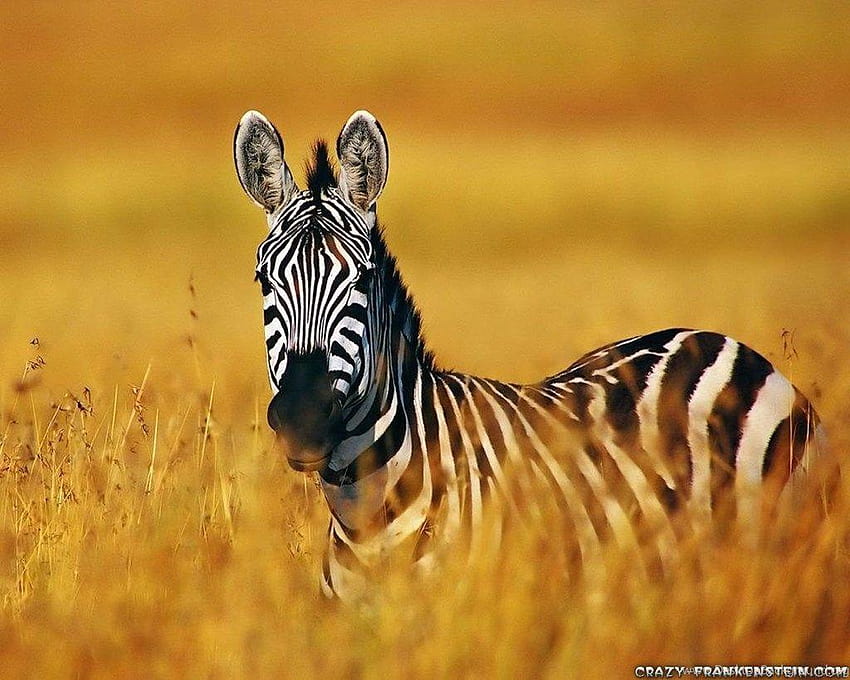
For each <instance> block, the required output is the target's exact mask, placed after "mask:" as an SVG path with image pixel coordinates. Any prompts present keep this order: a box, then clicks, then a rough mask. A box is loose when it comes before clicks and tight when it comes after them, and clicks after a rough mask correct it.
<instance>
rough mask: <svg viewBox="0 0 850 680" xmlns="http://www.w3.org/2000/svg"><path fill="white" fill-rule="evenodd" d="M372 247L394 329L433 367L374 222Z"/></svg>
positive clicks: (409, 301)
mask: <svg viewBox="0 0 850 680" xmlns="http://www.w3.org/2000/svg"><path fill="white" fill-rule="evenodd" d="M372 247H373V248H374V249H375V261H376V264H377V266H378V271H379V272H381V275H382V276H383V279H384V295H385V296H386V300H387V302H388V303H389V305H390V308H391V309H392V310H393V321H392V323H393V324H394V325H395V328H394V330H395V331H397V332H399V333H403V334H404V335H405V336H406V337H407V338H408V340H409V341H410V342H411V343H412V345H413V348H414V351H415V352H416V356H417V358H418V359H419V363H420V364H421V365H422V366H423V367H425V368H428V369H431V370H434V369H435V368H436V365H435V361H434V355H433V354H432V353H431V352H430V351H429V350H428V348H427V347H426V345H425V338H424V336H423V334H422V317H421V316H420V315H419V310H418V309H417V307H416V303H414V301H413V298H412V297H411V295H410V293H409V292H408V290H407V285H406V284H405V283H404V280H403V279H402V277H401V273H400V272H399V270H398V265H397V264H396V259H395V257H394V256H393V255H392V254H391V253H390V251H389V249H388V248H387V242H386V241H385V240H384V235H383V233H382V230H381V228H380V227H379V226H377V225H376V226H375V227H374V228H373V229H372Z"/></svg>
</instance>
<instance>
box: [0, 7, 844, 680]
mask: <svg viewBox="0 0 850 680" xmlns="http://www.w3.org/2000/svg"><path fill="white" fill-rule="evenodd" d="M0 92H2V103H0V149H2V150H0V254H1V255H2V257H0V414H2V421H0V425H2V430H0V436H2V439H0V454H1V455H2V459H1V460H0V463H2V470H0V490H2V496H0V587H2V593H0V594H2V601H3V609H2V618H0V667H3V668H7V669H9V672H10V673H11V674H7V673H5V672H4V673H3V674H4V675H6V677H24V676H26V675H27V674H28V673H29V674H31V676H32V677H75V678H77V677H116V676H118V675H121V677H131V676H132V675H137V676H138V677H215V678H218V677H237V676H239V675H243V674H244V675H249V674H250V675H257V674H259V676H258V677H279V676H281V675H291V676H293V677H297V676H300V675H302V674H316V673H324V674H329V676H330V677H338V676H340V675H353V676H355V677H385V675H386V674H387V673H390V674H393V673H400V672H402V671H403V670H404V671H405V672H406V673H407V674H408V675H410V676H411V677H419V676H421V677H433V676H434V675H448V676H452V675H456V674H461V675H481V676H491V675H494V674H495V675H498V676H501V677H514V676H516V675H525V676H533V675H551V676H552V677H562V676H563V675H564V674H573V675H575V676H577V677H582V676H590V675H592V674H593V672H592V669H593V668H594V666H593V665H592V664H594V663H596V664H602V667H604V668H606V669H607V671H608V672H614V671H617V672H624V673H627V674H630V672H631V671H630V669H631V667H632V666H633V665H635V664H636V663H652V662H654V660H655V658H658V659H661V658H667V659H668V660H670V661H671V662H680V663H692V662H696V661H705V660H708V659H709V658H710V659H712V660H715V661H723V660H730V659H739V660H740V659H745V660H746V659H749V660H753V658H757V659H758V660H759V661H760V662H761V661H764V662H767V661H775V660H779V659H780V658H781V659H785V660H787V661H790V662H794V661H798V660H804V659H814V658H821V657H823V656H824V655H826V656H829V653H830V652H832V653H834V654H836V655H837V656H835V658H832V661H833V662H836V663H837V662H838V661H839V659H840V658H841V655H842V654H843V661H844V662H846V660H847V658H850V649H848V643H847V642H846V637H845V635H844V634H845V633H848V631H847V629H846V628H844V629H841V630H839V629H837V628H835V625H836V621H838V620H839V617H838V615H837V613H836V612H838V611H839V610H840V608H841V607H842V606H843V607H844V611H845V612H846V610H847V607H848V606H850V595H848V593H847V588H848V586H847V585H846V578H845V579H844V581H845V584H844V585H843V586H839V585H838V583H837V582H835V581H832V580H830V576H829V574H830V573H832V572H830V571H829V570H830V569H838V566H837V565H843V566H844V567H846V566H847V561H846V549H844V550H843V552H842V550H839V549H838V548H837V547H836V546H840V545H846V544H847V543H846V541H847V532H848V528H847V527H846V526H845V525H846V522H845V523H844V524H840V525H838V528H836V527H834V526H832V525H830V526H831V527H832V528H831V529H830V530H829V531H831V532H832V533H828V535H827V536H826V537H825V538H824V537H823V536H820V538H821V539H823V540H824V541H827V543H828V549H825V551H826V553H828V554H829V555H831V558H830V559H833V560H834V559H838V558H836V557H835V555H836V554H841V555H845V557H843V560H844V561H843V562H834V561H832V562H826V563H818V566H817V567H815V568H814V573H812V574H808V572H805V574H807V575H808V577H807V579H805V582H807V583H811V584H813V585H812V588H813V591H812V593H811V598H813V599H810V600H807V599H805V598H804V597H802V596H800V600H799V602H797V603H796V604H795V605H793V606H791V605H789V611H792V610H793V611H795V612H797V619H796V620H797V622H798V625H797V624H795V625H791V624H790V623H789V622H787V621H785V620H784V619H782V618H781V617H779V618H778V619H777V618H776V617H772V616H768V615H766V614H765V615H764V616H763V617H762V618H761V619H759V618H758V616H755V615H751V614H752V612H749V613H746V615H745V614H742V615H741V616H740V617H738V618H735V617H732V619H731V620H730V619H729V617H728V616H727V617H724V616H722V615H723V614H724V612H727V611H728V610H729V608H730V607H731V608H733V609H734V607H733V605H735V604H736V603H737V602H738V601H739V600H738V598H736V597H735V594H736V592H735V591H737V593H740V592H743V593H744V597H746V593H749V592H750V591H747V590H746V586H747V584H749V585H750V586H752V587H753V591H752V593H751V596H752V602H753V606H762V605H761V603H763V602H764V601H768V602H773V604H774V605H775V606H776V607H777V608H778V610H781V607H782V605H783V604H787V603H784V602H783V601H782V599H781V598H782V597H785V596H788V595H789V594H790V593H793V591H785V590H781V589H780V591H779V594H775V601H771V600H770V599H769V598H767V600H765V596H764V593H763V592H762V591H761V590H759V588H758V587H756V586H755V585H753V583H762V582H766V581H770V580H771V579H773V578H776V576H777V574H776V573H770V567H771V566H772V567H776V568H777V569H778V568H779V566H780V565H779V564H778V563H776V562H772V561H770V560H767V559H766V560H765V561H764V562H763V564H762V567H763V568H764V569H765V573H762V572H759V578H756V577H755V576H753V574H752V573H750V572H743V573H742V572H740V571H739V570H738V568H737V567H736V568H735V569H730V570H728V571H720V572H719V574H718V575H717V578H719V579H720V581H719V583H720V584H721V586H724V584H725V587H721V588H720V590H719V591H718V592H717V593H715V595H716V596H717V599H716V600H711V604H712V606H714V607H715V608H714V609H711V607H709V608H708V610H707V611H708V612H709V613H708V614H706V615H705V616H706V617H707V620H705V621H703V622H702V625H700V623H699V622H698V621H697V620H696V615H695V614H694V613H693V609H694V605H693V601H692V599H690V598H691V594H690V593H689V590H688V588H689V585H688V584H685V585H683V586H682V587H681V588H680V589H679V590H676V591H674V592H673V593H670V592H666V591H661V590H654V591H653V590H650V591H648V595H647V598H648V599H647V601H648V602H650V604H646V605H645V607H646V608H643V609H642V608H641V606H638V607H634V606H632V605H633V604H634V603H632V605H629V606H626V605H622V603H621V602H620V601H619V600H616V598H614V599H611V602H612V603H613V602H616V603H617V607H614V605H613V604H612V607H611V609H612V611H608V613H607V615H608V617H609V618H607V619H606V618H605V616H594V617H591V616H590V615H589V614H588V612H589V611H590V610H588V609H585V608H582V607H576V609H575V611H573V610H569V611H568V612H567V613H565V612H564V611H562V610H560V609H555V610H552V611H550V610H549V609H547V612H548V614H547V616H548V618H547V617H544V619H545V621H546V624H545V625H544V626H543V629H544V631H545V634H543V633H541V634H540V635H536V634H534V633H533V632H530V631H531V630H532V629H533V628H534V626H535V625H539V621H538V620H537V619H536V617H535V612H537V609H536V608H537V607H538V605H537V604H536V600H535V599H534V597H533V596H532V594H530V591H528V592H527V591H525V590H522V589H520V590H519V591H516V592H513V591H511V592H512V593H513V594H512V596H511V597H508V598H506V599H505V600H504V601H502V600H500V603H499V604H498V605H496V604H493V603H492V602H491V600H489V599H487V598H486V597H484V596H470V597H472V599H471V601H470V600H467V599H463V597H460V598H458V597H455V598H454V599H452V598H449V602H448V603H444V602H443V601H439V602H438V603H434V602H430V601H429V600H428V597H426V595H427V593H426V594H423V593H418V594H417V600H416V606H414V607H413V609H412V611H413V612H414V613H415V616H414V615H412V614H410V613H408V615H407V617H405V616H403V614H402V610H401V609H392V608H386V609H384V610H382V611H381V612H379V613H377V614H375V613H373V614H372V615H371V616H369V617H366V619H363V618H358V617H359V616H360V614H356V613H351V612H346V611H345V610H336V609H330V610H326V608H325V606H324V604H323V603H321V602H319V601H317V600H316V598H315V588H314V581H313V578H314V576H315V573H314V572H315V569H316V562H317V559H318V557H317V555H318V550H319V549H320V544H321V541H322V534H323V531H324V529H323V527H324V521H325V520H324V517H325V510H324V508H323V507H322V504H321V500H320V497H319V495H318V493H317V492H316V490H315V489H313V488H312V485H309V484H305V482H304V479H305V478H304V477H303V476H300V475H297V474H295V473H294V472H292V471H290V470H288V469H287V468H286V465H285V464H284V463H282V462H281V461H280V460H279V459H278V456H277V455H276V453H275V451H274V448H273V441H272V437H271V434H270V433H269V432H268V431H267V428H266V427H265V423H264V413H265V404H266V402H267V399H268V396H269V394H268V387H267V384H266V377H265V368H264V357H263V351H264V350H263V343H262V329H261V312H260V296H259V294H258V291H257V290H256V289H255V286H256V284H254V283H252V277H253V267H254V250H255V248H256V246H257V244H258V243H259V242H260V240H261V239H262V238H263V235H264V233H265V220H264V217H263V215H262V213H261V211H259V210H258V209H256V208H255V207H254V206H253V205H252V204H251V203H250V201H248V199H247V198H246V197H245V196H244V195H243V193H242V191H241V189H240V187H239V184H238V182H237V180H236V177H235V173H234V169H233V163H232V157H231V145H232V135H233V129H234V127H235V125H236V122H237V121H238V120H239V117H240V116H241V115H242V113H243V112H244V111H245V110H246V109H249V108H255V109H258V110H260V111H262V112H263V113H264V114H266V116H268V117H269V118H270V119H271V120H272V121H273V122H274V123H275V124H276V125H277V127H278V128H279V130H280V131H281V133H282V135H283V137H284V139H285V142H286V152H287V159H288V162H289V165H290V167H291V168H292V169H293V172H294V173H295V176H296V179H297V181H299V182H301V181H303V172H302V167H303V160H304V159H305V157H306V154H307V153H308V149H309V147H310V144H311V143H312V141H313V140H314V139H315V138H317V137H324V138H327V139H329V140H330V141H331V142H333V141H334V140H335V139H336V135H337V133H338V132H339V129H340V128H341V126H342V124H343V123H344V122H345V120H346V119H347V117H348V116H349V115H350V114H351V113H352V112H353V111H354V110H356V109H359V108H366V109H368V110H370V111H371V112H372V113H373V114H374V115H376V116H377V118H378V119H379V120H380V122H381V124H382V126H383V128H384V130H385V132H386V134H387V137H388V140H389V145H390V175H389V182H388V185H387V188H386V190H385V192H384V195H383V196H382V198H381V200H380V201H379V217H380V219H381V221H382V223H383V224H384V226H385V229H386V238H387V240H388V242H389V243H390V246H391V247H392V249H393V250H394V252H395V253H396V254H397V256H398V259H399V264H400V268H401V270H402V271H403V273H404V275H405V278H406V280H407V282H408V283H409V285H410V287H411V289H412V291H413V293H414V295H415V297H416V299H417V301H418V304H419V307H420V308H421V310H422V313H423V317H424V320H425V328H426V333H427V337H428V338H429V340H430V343H431V346H432V349H434V351H435V352H436V354H437V358H438V362H439V363H440V364H441V365H443V366H446V367H451V368H455V369H458V370H463V371H468V372H474V373H479V374H484V375H488V376H492V377H499V378H503V379H509V380H517V381H530V380H534V379H536V378H539V377H541V376H543V375H544V374H547V373H553V372H555V371H557V370H559V369H560V368H562V367H565V366H566V365H568V364H569V363H570V362H571V361H572V360H573V359H575V358H576V357H578V356H579V355H580V354H582V353H583V352H585V351H587V350H589V349H591V348H593V347H596V346H598V345H601V344H604V343H606V342H609V341H612V340H615V339H619V338H624V337H627V336H630V335H635V334H638V333H643V332H648V331H651V330H654V329H658V328H664V327H669V326H690V327H700V328H710V329H713V330H719V331H722V332H725V333H728V334H730V335H732V336H734V337H736V338H737V339H739V340H742V341H744V342H746V343H748V344H750V345H751V346H753V347H755V348H756V349H758V350H759V351H761V352H762V353H763V354H765V355H766V356H768V357H769V358H771V359H772V360H774V361H775V362H776V363H777V364H778V365H779V366H780V367H782V368H783V369H784V370H785V371H786V373H788V374H789V375H791V376H792V378H793V379H794V381H795V383H796V384H797V385H798V386H799V387H800V388H801V389H802V390H803V391H804V392H806V393H807V394H808V395H809V396H810V397H811V398H812V399H813V401H814V402H815V404H816V406H817V407H818V408H819V410H820V411H821V413H822V415H823V416H824V419H825V420H826V422H827V425H828V427H829V429H830V435H831V438H832V442H833V445H834V446H835V448H836V450H838V451H841V450H843V451H846V450H847V444H848V440H850V430H848V428H847V424H846V423H847V422H848V419H850V405H848V394H850V359H848V357H847V348H848V347H850V313H848V309H850V117H848V114H847V112H848V111H850V5H847V3H844V2H819V3H807V4H803V3H790V2H789V3H786V2H781V1H779V0H771V1H769V2H759V3H738V2H725V1H724V2H718V3H676V2H657V3H656V2H652V3H643V2H623V3H592V2H576V3H546V2H517V3H500V4H495V3H494V4H491V3H481V2H471V1H470V2H405V3H383V2H370V3H346V4H342V3H323V2H319V3H297V4H293V3H285V2H281V3H259V2H245V3H238V4H237V3H233V4H228V3H223V2H214V3H204V4H197V5H194V4H185V5H183V4H179V3H164V2H150V3H139V4H138V5H126V6H125V5H122V4H120V3H113V2H102V1H92V2H77V3H61V4H57V3H47V2H36V3H17V4H12V3H6V4H4V6H3V8H2V9H0ZM784 331H787V332H785V333H784ZM791 332H793V346H791V344H789V341H790V340H791V338H792V336H791V335H790V333H791ZM210 405H212V408H211V413H210ZM208 416H209V417H208ZM836 532H837V533H836ZM829 541H832V542H831V543H830V542H829ZM842 541H844V542H843V543H842ZM807 546H808V547H807V548H806V549H805V550H802V549H801V550H800V551H798V553H796V554H797V557H798V558H799V560H800V564H799V565H798V566H800V569H805V568H807V567H806V560H805V559H804V555H805V554H809V555H811V554H812V553H811V551H810V547H811V546H810V545H809V544H807ZM807 551H808V552H807ZM818 554H820V553H818ZM789 563H793V559H791V560H790V561H789ZM517 564H518V565H526V566H527V562H525V561H523V560H519V561H518V562H517ZM515 566H516V565H515ZM486 573H487V572H482V574H486ZM836 573H840V570H839V571H838V572H836ZM795 574H796V576H795V578H797V579H802V578H803V576H804V573H803V572H799V573H797V572H795ZM491 575H492V574H491ZM845 575H846V573H845ZM723 579H728V581H724V580H723ZM748 579H755V581H752V582H751V580H748ZM760 579H761V580H760ZM520 580H522V579H520ZM839 580H840V579H839ZM532 581H533V579H532ZM523 583H525V586H524V587H526V586H528V583H526V582H525V581H523ZM842 588H843V590H842ZM495 592H496V593H499V594H501V593H502V591H498V590H497V591H495ZM718 593H719V594H718ZM610 594H611V593H609V595H610ZM491 595H492V593H491ZM407 596H408V597H409V596H410V593H408V594H407ZM475 597H478V599H475ZM677 597H678V599H677ZM842 597H843V598H844V599H841V598H842ZM653 598H654V599H653ZM724 598H726V599H724ZM823 598H827V599H826V600H824V599H823ZM423 602H424V604H423ZM429 602H430V603H429ZM824 602H827V604H824ZM505 603H507V604H505ZM653 603H654V604H653ZM801 603H802V604H801ZM703 604H705V603H704V602H703ZM491 605H492V609H491V610H490V611H489V612H488V611H487V610H486V608H487V607H488V606H491ZM620 605H622V606H620ZM764 606H767V605H764ZM482 607H484V609H485V611H484V612H483V613H481V612H480V611H477V609H476V608H478V609H480V608H482ZM653 607H654V608H653ZM794 607H796V609H795V608H794ZM770 611H771V612H772V614H775V612H774V611H773V610H770ZM659 612H666V614H665V615H661V614H659ZM711 612H714V614H715V615H716V616H717V618H716V619H712V618H711V616H712V614H711ZM824 612H826V613H824ZM830 613H831V614H832V616H833V618H830ZM689 614H690V616H691V619H688V618H687V617H688V615H689ZM429 616H430V618H429ZM677 616H678V617H680V618H678V619H677V618H675V617H677ZM665 617H669V618H665ZM774 620H776V621H778V622H777V623H775V624H774V623H771V622H773V621H774ZM400 621H403V622H404V625H402V624H401V623H398V625H394V622H400ZM484 621H487V623H483V622H484ZM677 621H683V622H684V623H683V624H682V625H683V627H684V630H685V632H684V633H682V635H683V636H684V637H677V635H675V634H673V633H671V631H677V630H678V627H677ZM765 621H767V623H765ZM759 622H760V623H759ZM816 625H817V626H818V627H819V629H821V630H822V639H820V642H819V643H818V644H819V645H820V646H818V644H815V643H814V642H813V641H812V639H811V638H810V637H809V635H810V633H809V632H807V631H810V630H811V629H813V628H814V627H816ZM845 625H846V623H845ZM429 626H440V629H439V632H435V631H434V630H433V629H432V628H429ZM824 627H825V628H824ZM787 631H791V632H787ZM794 631H796V632H794ZM680 632H681V631H680ZM786 632H787V634H786ZM783 636H784V637H783ZM848 637H850V634H848ZM842 644H843V646H842ZM652 654H654V655H655V656H654V657H653V656H652ZM642 655H643V656H642ZM602 658H604V659H607V661H604V663H603V661H602V660H601V659H602ZM605 664H608V665H607V666H605ZM588 669H590V670H588Z"/></svg>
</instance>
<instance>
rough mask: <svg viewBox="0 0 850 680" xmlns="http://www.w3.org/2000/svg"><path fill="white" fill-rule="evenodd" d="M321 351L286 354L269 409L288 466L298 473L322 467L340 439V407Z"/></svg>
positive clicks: (272, 425) (270, 424)
mask: <svg viewBox="0 0 850 680" xmlns="http://www.w3.org/2000/svg"><path fill="white" fill-rule="evenodd" d="M327 366H328V364H327V359H326V358H325V356H324V354H323V353H321V352H311V353H309V354H305V355H290V356H289V357H287V366H286V371H285V372H284V375H283V379H282V380H281V385H280V389H279V390H278V392H277V394H276V395H275V396H274V398H273V399H272V400H271V403H270V404H269V408H268V422H269V426H270V427H271V428H272V429H273V430H274V431H275V432H276V433H277V435H278V441H279V442H280V444H281V446H282V448H283V449H284V452H285V453H286V458H287V460H288V461H289V464H290V466H292V468H293V469H295V470H298V471H299V472H312V471H314V470H321V469H322V468H324V467H325V466H326V465H327V464H328V461H329V459H330V455H331V452H332V451H333V449H334V447H335V446H336V445H337V444H338V443H339V441H340V440H341V438H342V432H343V427H342V409H341V407H340V405H339V402H338V400H337V398H336V396H335V394H334V392H333V390H332V388H331V381H330V376H329V375H328V370H327Z"/></svg>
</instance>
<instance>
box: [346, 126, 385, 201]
mask: <svg viewBox="0 0 850 680" xmlns="http://www.w3.org/2000/svg"><path fill="white" fill-rule="evenodd" d="M336 155H337V158H339V165H340V173H339V188H340V191H342V193H343V195H344V196H347V198H348V199H349V200H350V201H351V202H352V203H353V204H354V205H355V206H357V207H358V208H360V210H362V211H363V212H368V211H369V210H371V209H373V208H374V205H375V201H377V200H378V196H380V195H381V192H382V191H383V190H384V185H385V184H386V183H387V173H388V172H389V168H390V152H389V147H388V146H387V137H386V135H384V131H383V129H382V128H381V124H380V123H379V122H378V121H377V119H376V118H375V116H373V115H372V114H371V113H369V112H368V111H355V112H354V114H352V116H351V118H349V119H348V122H347V123H346V124H345V125H344V126H343V128H342V132H340V133H339V137H338V138H337V140H336Z"/></svg>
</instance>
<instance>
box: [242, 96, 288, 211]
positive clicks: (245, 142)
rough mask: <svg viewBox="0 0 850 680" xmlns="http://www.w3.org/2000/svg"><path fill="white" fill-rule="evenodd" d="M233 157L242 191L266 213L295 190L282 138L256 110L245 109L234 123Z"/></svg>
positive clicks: (282, 203)
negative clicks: (284, 157)
mask: <svg viewBox="0 0 850 680" xmlns="http://www.w3.org/2000/svg"><path fill="white" fill-rule="evenodd" d="M233 160H234V161H235V162H236V174H237V176H238V177H239V182H240V183H241V184H242V188H243V189H244V190H245V193H246V194H248V196H249V197H250V198H251V200H252V201H254V203H256V204H257V205H258V206H260V207H261V208H263V209H264V210H265V211H266V212H268V213H272V212H274V211H275V210H277V209H278V208H279V207H280V206H281V205H284V204H285V203H287V201H289V199H290V198H292V196H293V195H294V194H295V192H296V191H298V188H297V187H296V186H295V181H294V180H293V179H292V173H290V172H289V168H288V167H287V166H286V161H284V160H283V139H281V136H280V133H279V132H278V131H277V129H276V128H275V126H274V125H272V124H271V123H270V122H269V121H268V119H267V118H266V117H265V116H264V115H263V114H262V113H259V112H258V111H248V112H247V113H246V114H245V115H244V116H242V119H241V120H240V121H239V125H237V126H236V133H235V134H234V136H233Z"/></svg>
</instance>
